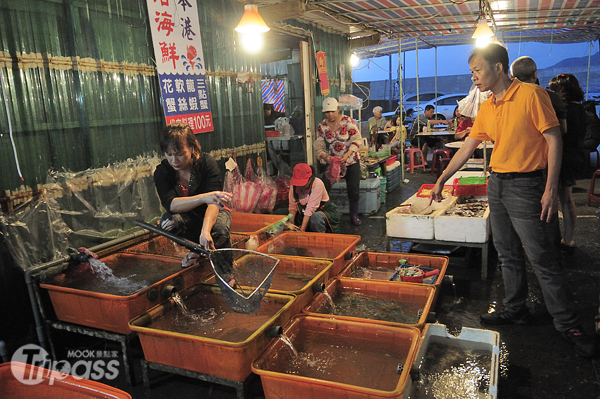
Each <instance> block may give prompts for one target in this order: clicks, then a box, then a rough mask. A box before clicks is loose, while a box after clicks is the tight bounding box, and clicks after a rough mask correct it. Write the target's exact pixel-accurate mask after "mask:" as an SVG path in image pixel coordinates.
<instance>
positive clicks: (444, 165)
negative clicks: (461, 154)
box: [436, 158, 452, 179]
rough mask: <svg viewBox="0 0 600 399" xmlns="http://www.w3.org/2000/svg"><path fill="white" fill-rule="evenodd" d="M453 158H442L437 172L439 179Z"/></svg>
mask: <svg viewBox="0 0 600 399" xmlns="http://www.w3.org/2000/svg"><path fill="white" fill-rule="evenodd" d="M451 159H452V158H440V166H439V168H438V170H437V174H436V177H437V178H438V179H439V178H440V176H441V175H442V173H444V170H446V168H447V167H448V164H449V163H450V160H451Z"/></svg>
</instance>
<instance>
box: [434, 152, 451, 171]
mask: <svg viewBox="0 0 600 399" xmlns="http://www.w3.org/2000/svg"><path fill="white" fill-rule="evenodd" d="M442 158H452V152H451V151H450V150H435V151H434V152H433V159H432V160H431V172H430V174H431V175H432V176H433V175H434V174H436V175H437V176H439V175H441V172H440V169H441V165H440V161H441V160H442ZM446 166H448V164H447V163H446ZM442 170H443V169H442Z"/></svg>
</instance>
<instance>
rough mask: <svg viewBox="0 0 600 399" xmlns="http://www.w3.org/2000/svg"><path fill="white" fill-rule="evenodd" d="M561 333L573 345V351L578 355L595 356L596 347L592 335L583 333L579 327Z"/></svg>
mask: <svg viewBox="0 0 600 399" xmlns="http://www.w3.org/2000/svg"><path fill="white" fill-rule="evenodd" d="M561 334H562V336H563V337H565V339H566V340H567V341H569V343H570V344H571V345H573V346H574V347H575V353H577V354H578V355H579V356H582V357H587V358H591V357H595V356H596V351H597V347H596V341H595V340H594V337H592V336H590V335H587V334H586V333H584V332H583V330H582V329H581V328H572V329H570V330H567V331H563V332H562V333H561Z"/></svg>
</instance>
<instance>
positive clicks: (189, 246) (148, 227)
mask: <svg viewBox="0 0 600 399" xmlns="http://www.w3.org/2000/svg"><path fill="white" fill-rule="evenodd" d="M133 223H134V224H136V225H138V226H140V227H143V228H145V229H146V230H150V231H152V232H154V233H156V234H160V235H161V236H164V237H167V238H168V239H169V240H171V241H173V242H175V243H177V244H179V245H181V246H183V247H185V248H187V249H189V250H190V251H192V252H196V253H198V254H201V255H205V256H209V255H210V252H209V251H207V250H206V249H204V247H202V246H200V244H196V243H195V242H192V241H190V240H187V239H185V238H182V237H178V236H176V235H175V234H171V233H169V232H168V231H165V230H163V229H161V228H158V227H156V226H152V225H150V224H148V223H145V222H141V221H139V220H134V221H133Z"/></svg>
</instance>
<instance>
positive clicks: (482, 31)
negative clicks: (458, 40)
mask: <svg viewBox="0 0 600 399" xmlns="http://www.w3.org/2000/svg"><path fill="white" fill-rule="evenodd" d="M486 9H488V10H489V4H488V3H487V2H486V1H485V0H479V18H477V28H476V29H475V32H473V36H471V37H472V38H473V39H475V43H476V46H477V47H483V46H487V45H488V44H489V43H490V42H491V41H492V37H493V36H494V32H492V30H491V29H490V27H489V25H488V23H487V17H486ZM489 11H490V12H491V10H489Z"/></svg>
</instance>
